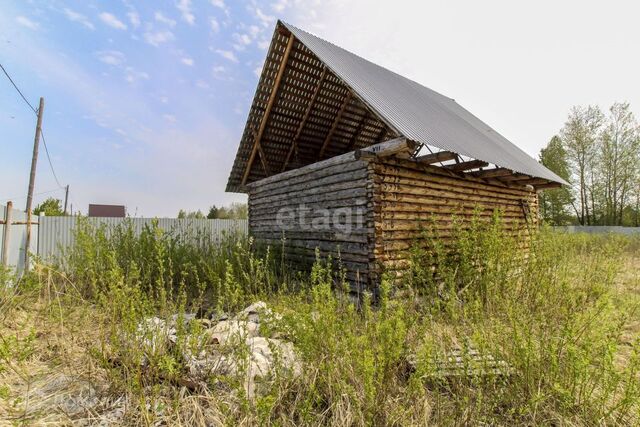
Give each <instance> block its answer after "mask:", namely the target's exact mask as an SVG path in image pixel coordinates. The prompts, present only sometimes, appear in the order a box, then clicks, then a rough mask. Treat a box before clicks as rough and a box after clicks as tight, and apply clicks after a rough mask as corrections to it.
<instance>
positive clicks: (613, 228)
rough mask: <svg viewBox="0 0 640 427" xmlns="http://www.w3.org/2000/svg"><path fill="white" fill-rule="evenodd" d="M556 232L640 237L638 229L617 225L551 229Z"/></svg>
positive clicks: (639, 229)
mask: <svg viewBox="0 0 640 427" xmlns="http://www.w3.org/2000/svg"><path fill="white" fill-rule="evenodd" d="M553 229H554V230H556V231H564V232H566V233H589V234H609V233H613V234H626V235H627V236H631V235H635V234H637V235H640V227H622V226H618V225H567V226H558V227H553Z"/></svg>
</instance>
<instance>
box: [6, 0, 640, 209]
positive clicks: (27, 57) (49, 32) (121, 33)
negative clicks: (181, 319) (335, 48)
mask: <svg viewBox="0 0 640 427" xmlns="http://www.w3.org/2000/svg"><path fill="white" fill-rule="evenodd" d="M0 5H1V6H0V63H1V64H2V65H3V66H4V67H5V68H6V69H7V71H8V72H9V73H10V75H11V76H12V78H13V79H14V81H15V82H16V84H17V85H18V87H20V89H21V90H22V92H23V93H24V95H25V96H26V98H27V99H28V100H29V102H30V103H31V104H32V105H33V106H34V107H37V104H38V99H39V97H41V96H42V97H44V98H45V108H44V120H43V130H44V136H45V140H46V143H47V147H48V151H49V154H50V157H51V163H52V164H53V169H54V170H55V174H56V177H57V180H56V177H54V174H53V173H52V170H51V167H50V165H49V163H48V160H47V157H46V155H45V152H44V149H43V147H42V146H41V150H40V153H41V154H40V157H39V160H38V168H37V178H36V185H35V194H36V196H35V200H34V202H35V203H39V202H40V201H42V200H44V199H46V198H47V197H51V196H53V197H56V198H60V199H62V198H63V197H64V190H62V189H61V188H60V187H61V186H65V185H69V188H70V191H69V202H70V204H72V205H73V209H74V212H78V211H80V212H83V213H86V212H87V207H88V204H89V203H108V204H124V205H125V206H126V207H127V211H128V213H129V214H130V215H135V216H145V217H150V216H159V217H175V216H176V214H177V212H178V211H179V210H180V209H186V210H197V209H201V210H203V211H205V212H206V211H207V210H208V208H209V206H211V205H213V204H216V205H218V206H220V205H225V204H228V203H231V202H235V201H239V202H243V201H245V200H246V196H244V195H242V194H233V193H225V192H224V188H225V186H226V182H227V177H228V175H229V171H230V169H231V165H232V163H233V159H234V157H235V153H236V150H237V147H238V144H239V141H240V137H241V135H242V131H243V128H244V124H245V121H246V117H247V114H248V111H249V107H250V105H251V101H252V98H253V94H254V92H255V88H256V84H257V81H258V76H259V74H260V70H261V67H262V64H263V61H264V57H265V55H266V52H267V48H268V45H269V41H270V39H271V35H272V34H273V28H274V26H275V22H276V20H277V19H282V20H284V21H286V22H289V23H291V24H293V25H296V26H298V27H300V28H303V29H305V30H307V31H310V32H312V33H314V34H316V35H318V36H320V37H322V38H324V39H327V40H329V41H331V42H333V43H335V44H338V45H340V46H342V47H344V48H345V49H347V50H350V51H352V52H354V53H356V54H358V55H360V56H363V57H365V58H366V59H369V60H371V61H373V62H376V63H378V64H380V65H382V66H384V67H387V68H389V69H391V70H393V71H395V72H398V73H400V74H403V75H405V76H406V77H409V78H411V79H413V80H415V81H417V82H419V83H421V84H423V85H425V86H427V87H429V88H431V89H434V90H436V91H438V92H440V93H442V94H445V95H447V96H449V97H452V98H454V99H456V101H457V102H458V103H460V104H461V105H462V106H464V107H465V108H467V109H468V110H470V111H471V112H472V113H473V114H475V115H476V116H478V117H480V118H481V119H482V120H483V121H485V122H486V123H488V124H489V125H490V126H492V127H493V128H494V129H496V130H497V131H498V132H500V133H501V134H502V135H504V136H505V137H507V138H508V139H509V140H510V141H512V142H513V143H515V144H516V145H518V146H519V147H521V148H522V149H524V150H525V151H526V152H527V153H529V154H530V155H531V156H533V157H537V154H538V153H539V151H540V149H541V148H542V147H543V146H544V145H545V144H546V143H547V142H548V141H549V139H550V138H551V137H552V136H553V135H554V134H555V133H557V132H558V131H559V129H560V128H561V127H562V125H563V123H564V121H565V120H566V117H567V114H568V111H569V109H570V108H571V107H572V106H574V105H590V104H591V105H599V106H600V107H601V108H603V109H606V108H608V107H609V106H610V105H611V104H612V103H613V102H615V101H628V102H630V103H631V107H632V110H634V111H635V112H636V113H637V114H640V84H639V81H638V79H639V76H640V55H638V51H637V46H638V45H639V42H640V26H639V25H637V17H638V16H640V2H637V1H621V0H612V1H609V2H606V3H605V2H600V1H574V0H564V1H557V0H555V1H548V0H540V1H536V2H517V1H512V0H510V1H507V0H504V1H495V0H485V1H472V0H469V1H460V0H452V1H447V2H442V1H427V0H425V1H417V0H416V1H408V0H395V1H393V2H382V1H380V2H378V1H372V0H368V1H367V0H322V1H321V0H271V1H257V0H246V1H230V0H198V1H196V0H171V1H146V2H142V1H140V2H134V1H132V0H111V1H107V0H94V1H92V0H87V1H77V2H72V1H58V0H42V1H35V0H33V1H26V0H25V1H9V0H0ZM35 120H36V118H35V115H34V113H33V111H31V110H30V109H29V107H28V106H27V105H26V104H25V103H24V101H23V100H22V99H21V98H20V96H19V95H18V93H17V92H16V91H15V90H14V89H13V87H12V86H11V84H10V83H9V81H8V79H6V78H5V76H4V75H0V204H5V203H6V201H7V200H12V201H13V202H14V206H16V207H18V208H21V209H24V205H25V203H26V193H27V186H28V179H29V167H30V164H31V153H32V150H33V138H34V131H35Z"/></svg>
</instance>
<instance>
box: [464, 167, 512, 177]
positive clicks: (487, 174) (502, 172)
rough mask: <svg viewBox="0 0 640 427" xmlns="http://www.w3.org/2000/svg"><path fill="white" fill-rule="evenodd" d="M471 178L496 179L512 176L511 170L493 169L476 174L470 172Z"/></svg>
mask: <svg viewBox="0 0 640 427" xmlns="http://www.w3.org/2000/svg"><path fill="white" fill-rule="evenodd" d="M470 174H471V175H472V176H474V177H476V178H496V177H499V176H507V175H511V174H513V171H512V170H511V169H506V168H495V169H487V170H482V171H477V172H471V173H470Z"/></svg>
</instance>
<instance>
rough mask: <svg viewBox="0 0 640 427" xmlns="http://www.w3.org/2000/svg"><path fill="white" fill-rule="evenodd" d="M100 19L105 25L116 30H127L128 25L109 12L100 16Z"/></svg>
mask: <svg viewBox="0 0 640 427" xmlns="http://www.w3.org/2000/svg"><path fill="white" fill-rule="evenodd" d="M98 16H99V17H100V20H101V21H102V22H104V23H105V24H107V25H108V26H110V27H112V28H115V29H116V30H126V29H127V24H125V23H124V22H122V21H121V20H119V19H118V18H116V17H115V15H113V14H111V13H109V12H102V13H101V14H100V15H98Z"/></svg>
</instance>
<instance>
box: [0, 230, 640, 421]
mask: <svg viewBox="0 0 640 427" xmlns="http://www.w3.org/2000/svg"><path fill="white" fill-rule="evenodd" d="M599 245H600V243H598V245H595V246H594V247H595V248H596V249H598V248H600V246H599ZM569 246H571V247H573V248H575V247H577V246H580V245H579V244H576V243H575V242H571V243H570V245H568V246H567V247H569ZM572 250H573V249H572ZM598 250H599V249H598ZM604 250H605V249H603V251H604ZM606 250H609V249H606ZM611 256H615V257H617V258H616V259H615V261H616V265H618V264H617V263H618V261H619V265H621V266H622V268H621V269H619V270H618V268H617V267H616V268H615V269H609V267H606V268H604V267H603V268H602V269H598V268H596V269H595V270H593V268H594V265H593V264H594V263H603V264H604V263H606V262H608V261H613V260H612V259H608V258H607V256H605V255H603V254H602V253H599V252H598V253H594V252H589V251H588V250H584V249H579V250H576V258H575V260H574V261H575V262H573V263H568V264H561V265H560V267H562V268H564V269H566V271H564V272H557V274H558V275H560V276H562V275H563V274H564V276H562V277H563V278H569V277H575V280H576V283H578V285H576V288H575V289H576V291H578V292H584V294H585V296H584V301H585V305H587V304H588V301H590V300H591V299H593V298H599V295H600V293H601V290H600V289H599V288H598V287H595V288H590V287H588V286H587V287H586V288H583V286H586V285H589V281H590V280H600V279H599V277H600V276H601V275H606V274H610V273H611V272H615V276H614V279H613V281H612V282H611V283H612V285H611V289H610V290H608V291H610V295H611V298H610V300H606V301H609V302H608V304H612V305H613V307H614V314H620V316H619V317H616V316H614V317H611V319H614V320H606V321H607V322H609V321H611V322H614V321H615V319H618V318H619V319H620V321H621V322H623V324H622V326H621V328H620V329H619V331H620V334H619V335H617V336H616V337H615V340H616V343H617V344H618V347H617V348H616V349H615V352H614V354H613V356H614V358H615V365H616V366H617V368H618V370H619V371H620V372H627V371H624V370H625V369H627V368H628V367H629V366H630V364H632V363H633V360H634V357H637V352H638V348H637V346H638V343H639V342H640V321H639V320H638V319H639V318H640V316H639V315H638V311H637V308H638V307H639V306H640V251H638V250H636V249H635V248H633V247H631V249H629V250H626V251H622V252H615V253H613V255H611ZM587 266H589V267H588V268H587ZM596 267H597V266H596ZM587 270H589V272H590V274H592V273H593V276H589V277H586V278H584V277H582V275H583V274H586V273H585V271H587ZM591 270H593V271H591ZM594 271H595V273H594ZM227 273H228V272H227ZM105 274H106V273H105ZM109 274H115V273H109ZM235 274H237V276H238V277H242V273H240V272H238V271H236V272H235ZM323 274H325V273H324V272H323V271H322V269H318V270H317V271H314V273H313V274H312V277H311V279H310V280H311V282H316V281H317V282H318V283H315V284H314V286H315V287H312V288H311V289H313V291H306V293H293V294H288V293H282V292H276V293H272V294H262V295H260V296H261V297H263V298H265V299H266V300H267V303H268V304H269V305H270V306H271V307H273V308H274V309H275V310H276V311H278V312H280V313H282V314H283V317H284V320H283V323H282V324H279V325H273V326H272V329H273V333H274V334H279V335H285V336H288V337H290V338H291V339H292V340H293V341H294V343H295V344H296V346H297V347H298V349H299V351H300V353H301V356H302V357H303V359H304V362H305V371H304V375H303V377H302V378H299V379H297V380H295V381H294V380H291V379H282V380H279V381H275V382H272V383H270V385H269V387H267V392H266V393H265V394H264V395H263V396H261V397H260V398H258V399H257V400H255V401H248V400H247V399H246V398H245V397H244V396H243V395H242V393H241V392H239V389H238V388H236V387H234V386H233V384H234V382H233V381H232V380H230V381H229V382H225V381H226V379H224V380H223V379H214V380H212V382H211V383H210V384H209V385H208V386H207V387H206V388H204V389H198V390H192V389H189V388H188V387H185V386H184V385H180V383H179V382H176V381H165V380H162V381H159V380H157V376H154V377H153V381H152V380H150V378H151V377H149V376H148V374H146V373H145V372H144V371H142V370H139V369H138V368H137V367H136V366H134V365H127V364H126V363H125V362H122V361H120V362H118V363H120V364H118V363H116V362H114V360H113V359H112V358H111V357H112V356H114V355H115V356H117V355H118V352H119V351H120V352H122V350H123V349H121V348H117V347H116V346H115V344H114V341H113V333H114V330H121V329H122V330H125V329H126V328H127V326H126V325H127V324H128V323H130V322H131V321H133V322H134V324H135V321H137V319H138V318H135V317H132V318H128V317H126V316H128V314H127V313H126V312H125V310H124V308H123V307H124V305H125V302H124V301H126V300H127V298H133V297H130V296H129V295H130V294H124V295H121V298H122V300H119V299H118V298H120V297H117V296H116V294H114V293H111V294H108V298H102V299H95V298H91V297H87V296H83V292H82V291H81V290H79V289H75V284H77V282H75V281H74V280H71V279H68V278H67V276H66V274H63V273H61V272H57V271H54V270H52V269H51V268H50V267H49V266H44V265H40V266H39V270H38V271H37V272H36V274H34V275H33V276H31V277H30V278H28V279H27V280H26V281H25V282H23V283H21V284H20V286H21V287H20V292H19V293H14V292H13V291H12V289H5V291H4V292H5V294H4V295H1V298H0V299H1V303H2V304H0V339H1V340H0V343H2V347H1V348H0V350H1V351H0V356H1V357H0V395H1V397H0V420H4V422H5V423H6V424H7V425H95V424H102V425H109V424H122V425H247V426H248V425H257V424H273V425H340V426H347V425H430V424H433V425H441V424H449V425H469V424H482V423H484V424H491V425H499V424H505V425H507V424H524V425H533V424H542V425H592V424H607V425H628V424H629V423H634V422H636V423H637V422H638V413H637V411H638V408H639V406H638V404H639V402H638V394H634V393H635V391H633V390H631V391H628V390H627V391H626V392H627V393H630V394H629V395H630V396H631V399H633V401H632V402H630V403H629V405H630V408H631V409H630V411H629V413H625V414H624V415H621V416H619V417H618V416H615V415H610V416H609V417H608V418H607V412H608V411H610V410H611V411H614V410H613V409H608V406H607V405H608V404H607V403H606V402H609V401H614V400H615V399H616V398H618V397H620V395H621V394H623V393H624V392H625V389H622V388H620V387H616V388H614V389H612V390H613V391H611V392H610V393H611V394H610V396H609V397H607V399H605V400H604V401H606V402H605V403H598V402H600V401H601V400H600V398H599V397H598V396H599V395H600V394H602V393H603V391H602V390H604V389H606V388H607V387H608V386H610V382H607V381H611V380H610V379H607V381H603V382H602V383H599V384H595V386H594V387H595V390H596V391H595V392H594V396H595V397H580V396H579V394H580V393H583V392H584V391H581V387H589V386H591V384H590V383H589V381H588V379H589V375H590V372H591V371H589V370H588V369H586V367H585V370H578V367H581V364H582V363H584V362H583V361H582V360H580V357H577V358H575V359H574V358H569V359H567V358H566V357H565V356H562V357H560V356H559V357H557V358H554V357H551V358H550V359H549V360H551V361H552V362H558V363H574V364H575V365H576V366H575V367H574V366H571V369H569V368H568V367H566V368H565V367H563V366H559V367H558V366H556V367H554V368H553V369H556V370H558V372H560V374H558V376H556V377H549V378H551V379H553V380H554V381H557V383H556V384H546V383H545V381H548V378H547V377H545V375H547V373H546V372H544V371H545V369H546V368H549V369H551V366H549V367H547V366H545V365H544V364H543V365H542V366H540V367H535V366H534V367H532V368H527V367H526V366H524V365H523V364H522V362H523V360H531V363H534V362H535V360H534V359H535V358H536V357H538V355H537V354H536V351H537V347H536V346H535V344H538V343H535V342H533V343H531V345H532V347H531V349H528V347H525V350H526V351H529V352H530V353H527V354H520V353H518V352H521V351H524V350H523V348H522V347H518V346H515V347H514V348H510V347H509V341H510V340H511V341H512V340H513V335H510V334H512V333H514V331H515V332H517V333H518V334H519V333H521V332H522V331H524V330H525V329H518V328H520V326H514V325H512V324H511V323H510V322H516V323H517V321H518V320H519V319H521V320H522V321H523V322H526V321H528V318H524V317H522V318H519V317H517V316H521V315H522V313H524V311H522V312H520V311H518V309H517V307H516V308H515V309H514V310H515V311H513V312H507V310H509V309H510V308H509V307H511V306H510V305H505V306H495V310H497V311H498V312H497V313H494V312H488V311H487V312H485V311H482V310H485V309H480V308H477V309H476V308H473V309H471V308H469V307H466V308H465V309H464V310H460V311H452V310H451V309H450V308H447V309H443V312H442V313H440V312H439V311H438V312H436V311H429V310H428V309H425V304H426V302H425V300H424V299H421V297H420V295H417V294H411V295H413V297H412V298H414V300H412V301H413V302H412V303H409V302H408V300H394V299H390V300H388V301H387V300H384V301H383V302H382V306H380V307H378V308H376V309H374V310H369V309H368V308H367V307H366V306H365V308H364V312H358V311H354V309H353V306H351V305H349V304H347V303H343V302H341V300H340V298H339V297H338V298H336V297H334V296H332V295H331V293H330V292H329V293H327V292H326V289H325V290H323V289H324V288H323V287H322V286H323V285H322V283H323V280H324V279H327V278H324V279H323V278H322V275H323ZM553 274H556V273H553ZM553 274H551V276H553ZM612 274H613V273H612ZM599 275H600V276H599ZM227 276H228V274H227ZM580 277H582V279H579V278H580ZM110 278H111V279H110V280H116V281H117V280H120V279H122V277H120V276H117V275H112V276H110ZM237 280H240V279H233V278H231V277H227V281H226V282H225V283H224V286H223V287H225V288H228V289H231V290H233V289H234V288H233V286H235V285H237V283H236V281H237ZM563 280H564V279H563ZM580 280H583V281H584V283H582V282H580ZM602 280H603V282H602V283H608V282H607V280H605V279H602ZM234 283H235V285H234ZM217 286H222V285H221V284H220V283H219V284H218V285H217ZM118 289H119V288H118ZM568 289H572V288H571V287H569V288H568ZM608 291H607V292H608ZM234 292H237V290H235V291H234ZM309 292H310V293H311V295H312V296H311V297H308V294H309ZM519 292H522V289H520V290H519ZM118 295H119V294H118ZM234 295H235V293H234ZM491 295H493V296H490V299H489V304H498V303H499V302H500V299H499V296H498V297H496V296H495V295H494V293H492V294H491ZM549 295H550V296H551V297H554V298H562V296H563V295H562V294H555V293H551V294H549ZM248 297H250V296H247V298H248ZM494 297H495V298H494ZM525 297H526V298H529V299H531V300H532V301H534V302H535V301H537V300H536V298H534V297H532V296H530V295H525V296H523V298H525ZM234 298H240V297H238V296H237V295H236V296H235V297H234ZM240 299H241V300H242V301H244V300H243V299H242V298H240ZM133 301H134V302H135V300H133ZM603 301H605V300H603ZM142 302H143V303H145V304H146V300H143V301H142ZM541 304H542V305H541V306H540V310H541V311H540V316H544V314H545V313H546V312H545V310H549V305H551V306H553V305H554V304H556V305H557V308H558V309H567V310H569V309H571V307H568V306H562V305H561V302H559V301H555V300H551V301H541ZM545 304H546V305H545ZM178 306H179V304H177V305H175V306H171V307H169V308H168V310H169V311H171V310H176V309H178ZM583 308H584V307H573V310H574V312H573V313H570V314H569V315H575V316H578V315H580V313H581V310H583ZM447 310H449V311H447ZM469 310H471V311H469ZM476 310H481V311H480V314H481V315H482V316H488V317H490V318H491V319H492V321H493V322H495V324H484V323H483V322H482V320H481V319H480V320H478V319H476V318H475V316H477V315H478V313H476ZM503 310H504V313H503V312H502V311H503ZM531 310H535V308H532V309H531ZM598 310H600V308H598ZM123 313H124V314H123ZM385 313H386V314H385ZM594 313H598V311H594ZM142 314H143V313H142V312H141V313H139V315H142ZM503 314H504V316H503ZM117 316H121V317H117ZM465 316H468V317H465ZM509 316H512V317H511V318H510V317H509ZM563 316H565V314H564V313H563V314H561V315H558V319H562V318H563ZM503 317H504V318H503ZM535 318H536V317H532V319H535ZM540 318H542V317H540ZM603 319H604V318H603ZM607 319H609V318H607ZM603 321H604V320H603ZM501 322H502V323H501ZM496 325H498V326H496ZM568 325H574V324H573V323H568ZM575 325H577V326H580V327H583V326H584V325H587V326H584V327H593V329H594V331H596V330H597V329H598V328H599V327H601V326H602V325H594V324H593V323H590V321H589V322H587V321H586V320H585V322H584V323H576V324H575ZM575 325H574V326H575ZM589 325H591V326H589ZM526 326H527V325H524V326H523V328H524V327H526ZM536 326H539V325H536ZM551 326H552V325H549V329H550V330H553V328H551ZM314 328H315V329H314ZM540 330H541V331H542V332H544V331H545V327H543V326H541V327H540ZM611 330H617V329H616V328H614V327H612V329H611ZM590 332H591V331H588V330H587V331H582V330H579V331H577V333H576V335H571V336H569V339H568V342H572V340H576V344H579V343H578V341H577V340H579V339H580V338H581V337H584V336H590V335H589V333H590ZM605 334H606V331H605ZM462 337H464V338H462ZM536 337H537V336H536V335H531V336H529V337H528V338H529V339H536ZM593 337H594V338H598V337H601V335H599V332H597V331H596V332H594V335H593ZM543 338H545V339H546V337H543ZM548 339H549V342H555V340H556V339H557V337H555V336H551V337H548ZM467 340H471V341H473V342H474V343H475V344H476V345H481V346H486V348H490V349H491V350H492V351H493V350H496V349H501V350H502V353H503V355H504V356H505V357H506V358H507V359H508V360H509V362H510V363H512V364H518V363H520V365H518V366H519V369H521V372H522V373H523V375H524V373H525V372H526V375H527V376H531V377H532V378H531V379H529V380H526V381H525V380H524V379H522V380H521V379H520V378H515V377H514V378H513V379H512V380H509V381H507V382H501V381H494V380H491V381H488V382H484V381H480V382H474V381H471V382H467V381H461V382H453V383H446V384H435V385H433V384H429V383H425V382H424V381H423V379H421V377H420V375H423V376H424V375H428V374H429V366H431V365H430V363H431V362H430V358H431V357H432V356H433V355H434V354H440V355H441V353H442V351H441V350H442V349H443V348H455V347H463V346H464V345H465V343H466V341H467ZM603 342H604V341H603ZM605 343H606V342H605ZM587 344H588V343H587ZM130 345H135V343H130ZM586 347H587V348H588V345H587V346H586ZM558 348H562V347H558ZM570 350H571V351H574V352H579V351H580V348H579V347H578V346H576V348H571V349H570ZM567 351H568V350H567ZM408 354H416V355H417V358H418V360H419V362H418V364H417V371H416V372H414V373H410V372H407V369H406V366H405V364H404V361H405V359H406V357H407V355H408ZM581 357H582V356H581ZM584 357H585V359H584V360H590V359H586V357H587V353H585V356H584ZM590 357H593V355H590ZM420 360H423V362H424V363H423V364H421V362H420ZM543 360H546V359H543ZM603 360H604V359H603ZM594 361H596V362H598V363H599V362H600V361H599V360H596V359H591V360H590V362H591V363H593V362H594ZM174 369H175V368H171V372H173V370H174ZM603 369H604V368H603ZM574 371H575V372H576V373H575V375H578V376H581V377H580V378H582V376H584V379H570V378H565V377H566V376H567V375H572V374H568V373H567V372H569V373H573V372H574ZM628 372H634V375H636V376H637V375H638V372H639V371H638V370H635V371H633V370H631V371H628ZM518 375H519V374H518ZM607 378H608V377H607ZM638 379H639V380H640V377H638ZM561 381H566V384H574V385H575V387H576V389H575V390H573V391H572V390H570V389H569V390H567V389H565V388H563V387H565V386H564V385H563V384H562V383H561ZM529 384H537V386H538V390H537V391H536V390H533V391H531V390H529V389H528V387H529ZM571 393H575V394H574V395H571ZM575 402H581V403H580V404H576V403H575ZM600 404H601V405H602V408H600V407H599V406H598V405H600ZM580 405H584V407H580ZM589 405H591V406H589ZM616 405H619V404H616ZM634 411H635V412H634ZM595 414H597V416H598V417H601V418H599V419H596V418H593V417H595V416H596V415H595ZM612 414H614V412H612ZM1 422H2V421H0V423H1Z"/></svg>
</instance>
